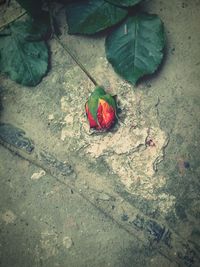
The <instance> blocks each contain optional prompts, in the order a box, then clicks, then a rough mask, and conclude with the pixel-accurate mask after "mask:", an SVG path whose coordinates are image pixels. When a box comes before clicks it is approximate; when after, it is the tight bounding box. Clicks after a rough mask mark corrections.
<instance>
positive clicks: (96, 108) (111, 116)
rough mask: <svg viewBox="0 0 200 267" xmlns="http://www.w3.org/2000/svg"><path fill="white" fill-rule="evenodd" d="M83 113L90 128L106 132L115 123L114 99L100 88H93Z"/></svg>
mask: <svg viewBox="0 0 200 267" xmlns="http://www.w3.org/2000/svg"><path fill="white" fill-rule="evenodd" d="M85 111H86V115H87V118H88V121H89V124H90V128H94V129H96V130H108V129H109V128H110V127H112V126H113V124H114V123H115V120H116V103H115V99H114V98H113V97H112V96H111V95H110V94H106V92H105V91H104V89H103V88H101V87H97V88H95V90H94V92H93V93H92V94H91V96H90V97H89V99H88V101H87V103H86V105H85Z"/></svg>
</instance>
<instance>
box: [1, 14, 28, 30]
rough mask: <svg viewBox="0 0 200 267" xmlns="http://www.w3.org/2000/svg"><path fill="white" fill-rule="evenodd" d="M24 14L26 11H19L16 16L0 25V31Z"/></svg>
mask: <svg viewBox="0 0 200 267" xmlns="http://www.w3.org/2000/svg"><path fill="white" fill-rule="evenodd" d="M25 14H26V11H23V12H22V13H20V14H19V15H18V16H16V17H15V18H12V19H11V20H10V21H8V22H5V23H4V24H2V25H0V31H2V30H3V29H4V28H5V27H7V26H8V25H9V24H11V23H12V22H14V21H16V20H18V19H19V18H21V17H23V16H24V15H25Z"/></svg>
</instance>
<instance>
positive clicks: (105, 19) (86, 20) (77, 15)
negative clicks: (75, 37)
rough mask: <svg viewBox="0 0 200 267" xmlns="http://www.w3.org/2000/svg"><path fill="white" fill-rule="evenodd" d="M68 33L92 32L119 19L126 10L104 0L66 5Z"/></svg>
mask: <svg viewBox="0 0 200 267" xmlns="http://www.w3.org/2000/svg"><path fill="white" fill-rule="evenodd" d="M66 15H67V22H68V26H69V33H70V34H75V33H81V34H93V33H96V32H99V31H102V30H104V29H106V28H108V27H110V26H112V25H114V24H116V23H118V22H119V21H121V20H122V19H123V18H124V17H125V16H126V15H127V11H126V10H124V9H122V8H120V7H117V6H114V5H112V4H109V3H108V2H106V1H104V0H96V1H94V0H89V1H86V2H83V3H82V2H80V3H73V4H69V5H67V6H66Z"/></svg>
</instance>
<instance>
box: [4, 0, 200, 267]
mask: <svg viewBox="0 0 200 267" xmlns="http://www.w3.org/2000/svg"><path fill="white" fill-rule="evenodd" d="M144 9H145V10H146V11H148V12H150V13H156V14H159V16H160V17H161V19H162V20H163V22H164V24H165V30H166V39H167V45H166V51H165V59H164V62H163V64H162V66H161V67H160V69H159V71H158V72H157V73H156V74H154V75H152V76H149V77H146V78H145V79H142V80H141V81H140V82H139V84H138V85H137V86H135V87H134V86H131V85H130V84H128V83H126V82H125V81H123V80H122V79H121V78H120V77H119V76H117V75H116V74H115V73H114V71H113V70H112V67H111V66H110V65H109V64H108V62H107V60H106V58H105V51H104V36H100V37H97V36H96V37H81V36H68V35H67V30H66V28H63V35H62V41H63V42H64V43H67V44H68V46H69V47H70V48H71V50H72V51H73V52H74V53H75V54H76V55H78V58H79V59H80V60H81V61H82V62H83V63H84V65H85V66H86V68H87V69H88V70H89V71H90V72H91V73H92V74H93V75H94V76H95V77H96V79H97V80H98V82H99V83H100V84H103V85H104V86H105V88H107V90H108V91H109V92H110V93H112V94H113V95H115V94H117V96H118V100H119V104H120V108H121V110H122V112H121V113H120V121H119V123H118V124H117V125H116V126H115V127H114V129H113V130H112V131H111V132H109V133H103V134H94V133H92V132H91V131H89V128H88V124H87V120H86V117H85V114H84V104H85V102H86V100H87V97H88V94H89V92H91V91H92V90H93V85H92V84H91V83H90V81H88V79H87V77H86V76H85V75H84V73H82V71H81V70H80V69H79V68H78V67H77V66H76V65H75V63H74V62H73V61H72V59H71V58H69V56H67V55H66V54H65V52H64V51H63V49H62V47H60V46H59V44H58V43H57V42H56V41H55V40H51V41H50V43H49V45H50V47H51V58H52V59H51V69H50V71H49V72H48V74H47V76H46V77H45V78H44V79H43V80H42V82H41V83H40V84H39V85H38V86H36V87H34V88H27V87H24V86H21V85H18V84H16V83H15V82H13V81H11V80H10V79H9V78H7V77H6V76H4V75H1V76H0V89H1V90H0V94H1V102H2V103H1V105H2V108H1V122H3V123H9V124H12V125H14V126H16V127H18V128H20V129H23V130H24V131H25V132H26V136H28V138H30V139H32V140H33V142H34V145H35V148H36V150H37V151H45V153H47V152H48V153H50V154H51V155H53V156H54V157H55V160H56V162H57V160H59V162H60V161H61V162H63V164H68V163H69V164H70V165H71V166H72V173H70V174H69V176H67V177H66V178H65V177H64V178H61V179H60V178H59V179H58V177H59V171H60V170H59V168H58V167H57V166H55V165H54V166H53V170H52V169H49V165H48V164H47V166H46V165H45V163H43V164H39V163H40V162H39V161H38V159H36V158H34V157H32V156H30V157H27V158H26V156H24V157H19V156H17V155H16V154H14V153H12V152H10V151H9V150H8V149H7V148H5V147H4V146H0V178H1V180H0V185H1V186H0V203H1V206H0V266H2V267H10V266H12V267H25V266H26V267H27V266H32V267H36V266H44V267H47V266H48V267H51V266H52V267H54V266H59V267H86V266H87V267H104V266H112V267H114V266H115V267H125V266H127V267H128V266H130V267H137V266H138V267H140V266H148V267H149V266H152V267H155V266H166V267H168V266H173V267H174V266H200V262H199V255H198V254H199V251H200V247H199V243H200V230H199V220H200V195H199V188H200V184H199V174H200V167H199V166H200V157H199V143H200V142H199V136H200V119H199V111H200V105H199V104H200V94H199V89H200V88H199V87H200V75H199V73H200V57H199V55H200V48H199V47H200V32H199V25H200V17H199V14H200V1H199V0H191V1H185V2H184V1H181V0H171V1H168V2H167V1H164V0H159V1H157V0H154V1H145V2H144ZM58 12H61V15H62V10H58ZM7 16H8V15H7ZM9 16H10V15H9ZM60 17H61V23H64V22H63V21H62V16H60ZM62 25H63V24H62ZM148 139H152V140H153V141H154V143H155V146H146V140H148ZM56 170H57V171H58V172H54V171H56Z"/></svg>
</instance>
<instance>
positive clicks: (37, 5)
mask: <svg viewBox="0 0 200 267" xmlns="http://www.w3.org/2000/svg"><path fill="white" fill-rule="evenodd" d="M16 1H17V2H18V3H19V4H20V5H21V6H22V7H23V8H24V9H25V10H26V11H27V13H28V14H29V15H31V16H32V17H40V16H41V15H42V0H16Z"/></svg>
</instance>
